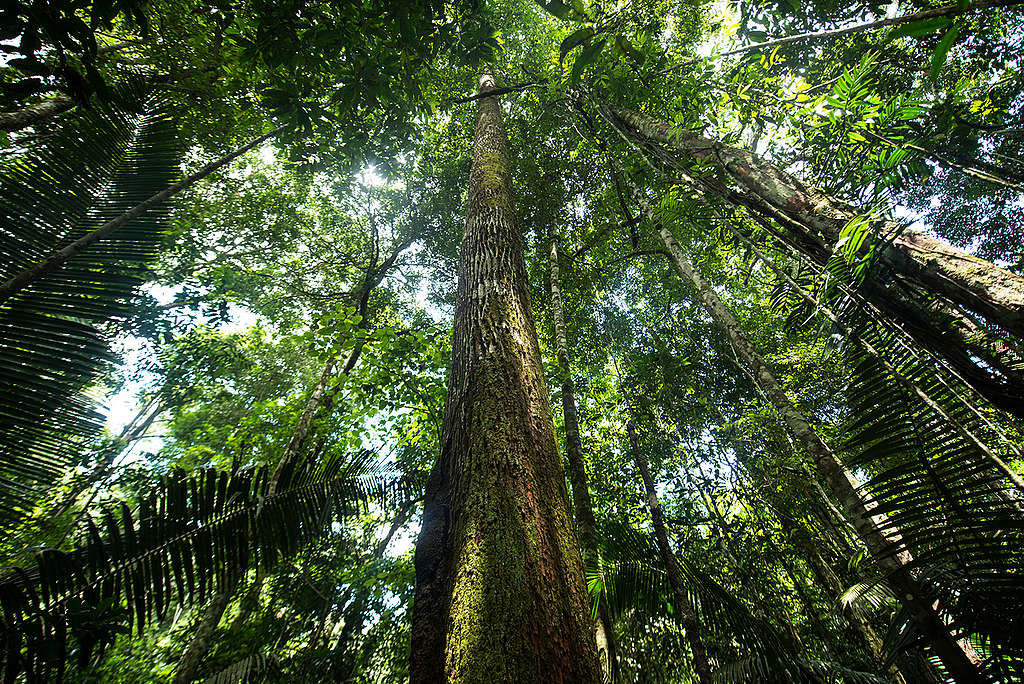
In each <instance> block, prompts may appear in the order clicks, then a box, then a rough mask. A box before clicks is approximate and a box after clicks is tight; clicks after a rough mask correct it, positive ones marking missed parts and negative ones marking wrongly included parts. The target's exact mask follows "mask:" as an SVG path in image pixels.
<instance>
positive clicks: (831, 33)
mask: <svg viewBox="0 0 1024 684" xmlns="http://www.w3.org/2000/svg"><path fill="white" fill-rule="evenodd" d="M1021 4H1024V0H979V2H972V3H971V4H969V5H968V6H967V7H965V8H963V9H961V8H960V6H959V5H947V6H945V7H937V8H935V9H930V10H924V11H921V12H915V13H913V14H905V15H903V16H902V17H892V18H890V19H881V20H879V21H872V22H868V23H866V24H856V25H855V26H847V27H846V28H840V29H827V30H825V31H809V32H807V33H797V34H795V35H792V36H786V37H785V38H776V39H774V40H768V41H765V42H763V43H754V44H753V45H745V46H743V47H741V48H736V49H735V50H728V51H726V52H723V53H721V54H719V55H718V57H726V56H728V55H738V54H741V53H743V52H750V51H752V50H763V49H764V48H770V47H775V46H777V45H785V44H787V43H793V42H796V41H798V40H806V39H814V38H834V37H836V36H845V35H848V34H851V33H860V32H861V31H870V30H872V29H877V28H885V27H886V26H897V25H899V24H905V23H908V22H911V21H921V20H923V19H934V18H935V17H946V16H954V15H958V14H966V13H967V12H970V11H973V10H980V9H989V8H991V7H1014V6H1016V5H1021ZM701 59H702V58H699V57H698V58H696V59H690V60H687V61H685V62H680V63H679V64H674V65H672V66H670V67H666V68H664V69H661V70H660V71H656V72H654V74H655V75H656V76H662V75H664V74H668V73H672V72H673V71H676V70H677V69H682V68H684V67H688V66H693V65H694V64H697V63H699V62H700V61H701Z"/></svg>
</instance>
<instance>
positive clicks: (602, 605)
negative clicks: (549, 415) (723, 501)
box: [550, 239, 618, 682]
mask: <svg viewBox="0 0 1024 684" xmlns="http://www.w3.org/2000/svg"><path fill="white" fill-rule="evenodd" d="M550 267H551V273H550V276H551V312H552V318H554V324H555V349H556V356H557V357H558V370H559V372H560V373H561V375H562V415H563V419H564V422H565V456H566V460H567V461H568V462H569V482H570V484H571V485H572V499H573V509H574V510H575V513H576V529H577V533H578V535H579V539H580V547H581V548H582V550H583V560H584V565H585V566H586V565H590V566H593V567H596V565H597V560H598V553H597V551H598V550H597V523H596V522H595V520H594V505H593V502H592V501H591V499H590V487H589V481H588V478H587V469H586V466H585V465H584V463H583V448H582V442H581V440H580V426H579V416H578V413H577V409H576V386H575V383H573V380H572V369H571V368H570V364H569V343H568V341H567V340H566V329H565V309H564V308H563V307H562V287H561V274H560V271H559V267H558V243H557V242H556V241H555V240H554V239H552V240H551V254H550ZM594 629H595V637H596V639H597V650H598V657H599V658H600V659H601V669H602V671H603V673H604V679H605V681H608V682H615V681H617V679H618V663H617V660H616V654H615V633H614V631H613V627H612V621H611V617H610V615H609V613H608V599H607V597H606V596H605V594H604V592H603V591H602V593H601V596H600V598H599V599H598V605H597V621H596V624H595V626H594Z"/></svg>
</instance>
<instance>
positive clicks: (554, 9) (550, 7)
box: [537, 0, 572, 19]
mask: <svg viewBox="0 0 1024 684" xmlns="http://www.w3.org/2000/svg"><path fill="white" fill-rule="evenodd" d="M537 4H538V5H540V6H541V7H543V8H544V9H546V10H547V11H548V12H550V13H551V14H553V15H555V16H556V17H558V18H559V19H568V18H570V17H569V15H571V14H572V7H570V6H569V5H566V4H565V3H564V2H562V0H547V1H546V2H545V1H544V0H537Z"/></svg>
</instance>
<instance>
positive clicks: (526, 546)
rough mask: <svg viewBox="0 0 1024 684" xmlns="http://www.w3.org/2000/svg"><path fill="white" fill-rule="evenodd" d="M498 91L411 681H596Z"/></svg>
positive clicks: (464, 262)
mask: <svg viewBox="0 0 1024 684" xmlns="http://www.w3.org/2000/svg"><path fill="white" fill-rule="evenodd" d="M491 90H494V81H493V79H492V78H491V77H490V76H484V77H482V78H481V79H480V91H481V94H482V95H483V97H481V98H480V99H479V100H478V101H477V102H478V109H477V123H476V139H475V151H474V155H473V165H472V170H471V172H470V180H469V196H468V200H467V207H466V230H465V235H464V237H463V241H462V248H461V252H460V257H459V284H458V291H457V303H456V311H455V325H454V332H453V338H452V366H451V372H450V374H449V379H448V397H447V401H446V408H445V418H444V425H443V430H442V439H441V454H440V455H439V458H438V461H437V463H436V465H435V466H434V469H433V471H432V473H431V476H430V479H429V480H428V483H427V489H426V494H425V499H424V511H423V527H422V529H421V531H420V535H419V540H418V542H417V545H416V559H415V565H416V595H415V599H414V603H413V611H412V636H411V641H412V649H411V655H410V679H411V682H412V684H437V683H440V682H449V683H451V684H463V683H472V684H477V683H482V682H520V683H523V684H531V683H537V684H539V683H540V682H551V681H558V682H563V683H564V684H574V683H576V682H580V683H584V682H585V683H587V684H593V683H595V682H599V681H600V679H601V671H600V666H599V664H598V659H597V651H596V648H595V643H594V632H593V628H592V622H591V619H590V615H589V610H588V608H589V606H588V597H587V591H586V586H585V583H584V577H583V559H582V557H581V554H580V547H579V543H578V542H577V539H576V533H575V530H574V529H573V524H572V519H571V516H570V512H569V501H568V492H567V490H566V485H565V472H564V471H563V469H562V463H561V458H560V457H559V455H558V447H557V444H556V442H555V434H554V423H553V421H552V417H551V407H550V405H549V403H548V395H547V389H546V387H545V383H544V374H543V369H542V366H541V361H540V348H539V345H538V344H537V336H536V330H535V327H534V322H533V316H532V314H531V313H530V305H529V295H528V290H527V280H526V266H525V263H524V261H523V245H522V237H521V235H520V234H519V228H518V225H517V221H516V216H515V211H514V208H513V201H512V187H511V178H510V174H509V168H508V166H509V162H508V152H507V142H506V137H505V128H504V123H503V122H502V116H501V108H500V106H499V103H498V100H497V98H496V97H494V96H489V95H488V91H491Z"/></svg>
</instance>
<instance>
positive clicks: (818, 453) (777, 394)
mask: <svg viewBox="0 0 1024 684" xmlns="http://www.w3.org/2000/svg"><path fill="white" fill-rule="evenodd" d="M634 192H635V195H636V199H637V201H638V202H639V203H640V204H641V206H642V207H643V208H644V212H645V213H646V214H647V216H648V217H649V218H650V220H651V222H652V223H654V224H655V225H656V226H657V227H658V231H659V234H660V236H661V239H662V242H663V243H664V245H665V249H666V250H667V251H668V253H669V255H670V258H671V261H672V265H673V266H674V268H675V270H676V272H677V273H678V274H679V276H680V278H682V279H683V280H684V281H686V282H689V283H691V284H692V285H693V287H694V289H696V291H697V295H698V297H699V298H700V300H701V302H702V303H703V304H704V307H705V308H706V309H707V311H708V313H709V314H710V315H711V317H712V319H713V320H714V321H715V323H716V324H717V325H718V327H719V328H720V329H721V330H722V332H724V333H725V335H726V336H727V337H728V339H729V341H730V342H731V344H732V346H733V348H734V349H735V350H736V353H737V354H738V355H739V357H740V359H742V360H743V362H744V364H746V366H747V367H748V368H749V369H750V370H751V372H752V374H753V377H754V380H755V382H756V383H757V385H758V386H759V387H760V388H761V390H762V391H763V392H764V394H765V395H766V396H767V398H768V400H769V401H770V402H771V404H772V406H773V407H774V408H775V410H776V412H777V413H778V415H779V417H780V418H782V420H783V423H784V424H785V425H786V427H787V429H788V431H789V433H790V434H791V435H792V436H793V438H794V439H795V440H796V441H797V442H799V443H800V444H801V446H803V448H804V450H805V451H806V452H807V454H808V455H809V456H810V457H811V460H812V461H813V462H814V464H815V466H816V467H817V470H818V473H819V475H820V476H821V478H822V479H823V480H824V481H825V482H826V484H827V485H828V487H829V488H830V489H831V490H832V493H833V494H834V495H835V496H836V498H837V499H839V501H840V502H842V504H843V507H844V509H845V511H846V515H847V518H848V519H849V520H850V522H851V523H852V524H853V526H854V528H855V529H856V530H857V533H858V536H860V538H861V540H862V541H863V542H864V544H865V546H867V548H868V551H869V552H870V553H871V556H872V558H874V560H875V562H876V563H877V564H878V566H879V567H880V568H881V569H882V571H883V572H885V573H886V575H887V577H888V581H889V583H890V584H891V585H892V587H893V589H894V590H895V593H896V595H897V597H898V598H899V600H900V601H901V603H902V604H903V606H904V608H906V610H907V612H908V613H909V615H910V616H911V619H913V621H914V623H915V624H916V625H917V627H918V629H919V630H920V631H921V633H922V634H923V635H924V637H925V638H926V640H927V641H928V643H929V644H930V645H931V647H932V648H933V649H934V651H935V653H936V655H937V656H938V657H939V658H940V659H941V660H942V662H943V664H944V665H945V666H946V669H947V671H949V672H950V674H952V675H953V677H954V678H955V679H956V681H957V682H958V683H959V684H982V682H984V678H983V677H982V676H981V674H980V672H979V669H978V664H977V662H975V658H976V654H974V653H973V651H972V652H971V653H967V652H965V649H964V647H963V646H962V645H961V644H960V643H958V642H957V640H956V639H955V638H954V637H953V636H952V635H951V634H950V633H949V630H948V628H947V627H946V625H945V624H944V623H943V621H942V619H941V618H940V617H939V615H938V614H937V613H936V612H935V611H934V610H933V608H932V602H931V601H930V600H929V599H928V598H927V596H926V594H925V592H924V591H923V590H922V588H921V586H920V585H919V584H918V583H917V581H916V580H915V579H914V577H913V576H911V574H910V572H909V571H908V570H907V568H906V566H905V563H906V562H907V561H908V560H909V554H908V553H907V552H906V551H901V552H897V549H898V547H899V545H900V543H901V541H900V539H899V535H898V531H896V530H890V529H888V528H889V525H888V524H887V521H886V520H885V519H884V518H883V517H880V516H876V515H875V514H873V513H872V510H873V509H874V508H875V506H874V505H869V504H865V502H864V500H863V499H862V498H861V496H860V494H859V493H858V492H857V485H856V481H855V480H854V478H853V476H852V475H851V474H850V472H849V471H848V470H847V469H846V468H845V466H843V465H842V464H841V463H840V462H839V459H838V458H837V457H836V455H835V454H834V453H833V452H832V450H831V449H830V448H829V447H828V445H826V444H825V442H824V441H822V439H821V438H820V437H819V436H818V434H817V433H816V432H815V431H814V429H813V428H812V427H811V425H810V423H809V422H808V421H807V418H805V417H804V415H803V414H802V413H800V411H798V410H797V408H796V407H795V406H794V405H793V403H792V402H791V401H790V400H789V397H788V396H787V395H786V393H785V391H784V390H783V388H782V385H781V384H780V383H779V381H778V380H777V379H776V378H775V375H774V374H773V373H772V372H771V370H770V369H769V368H768V366H767V365H766V364H765V362H764V360H763V359H762V358H761V356H760V355H759V354H758V353H757V352H756V351H755V349H754V347H753V345H752V344H751V343H750V340H749V339H748V338H747V336H746V334H745V333H744V332H743V329H742V328H741V326H740V324H739V321H737V320H736V318H735V317H734V316H733V315H732V312H731V311H729V309H728V308H727V307H726V306H725V304H723V303H722V301H721V300H720V299H719V298H718V295H717V294H716V293H715V291H714V290H713V289H712V288H711V287H710V286H709V285H708V284H707V282H706V281H705V280H704V278H703V277H702V276H701V275H700V274H699V273H698V272H697V271H696V269H695V268H694V266H693V264H692V263H691V262H690V260H689V259H688V258H687V257H686V256H685V255H684V254H683V251H682V250H681V249H680V247H679V244H678V243H677V242H676V240H675V237H673V236H672V234H671V233H670V232H669V230H668V228H667V227H666V226H664V225H663V224H660V223H659V222H658V221H657V220H656V217H655V215H654V213H653V211H652V210H651V208H650V206H649V205H648V204H647V201H646V198H644V196H643V194H642V193H641V192H640V191H639V189H638V188H636V187H635V186H634ZM886 533H887V534H888V537H889V538H888V539H887V538H886Z"/></svg>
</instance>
